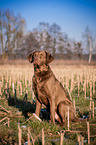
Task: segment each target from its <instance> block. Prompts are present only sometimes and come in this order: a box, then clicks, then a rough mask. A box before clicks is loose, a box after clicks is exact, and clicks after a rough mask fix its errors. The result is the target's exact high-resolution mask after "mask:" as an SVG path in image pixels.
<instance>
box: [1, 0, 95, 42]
mask: <svg viewBox="0 0 96 145" xmlns="http://www.w3.org/2000/svg"><path fill="white" fill-rule="evenodd" d="M8 8H9V9H10V10H12V11H13V12H14V14H15V15H17V14H18V13H19V14H20V15H21V16H22V17H23V18H24V19H25V20H26V30H27V31H31V30H32V29H33V28H35V27H37V26H38V25H39V22H48V23H49V24H50V25H51V24H53V23H54V22H55V23H56V24H58V25H60V26H61V28H62V31H63V32H66V33H67V34H68V36H69V38H72V39H75V40H77V41H81V40H82V39H83V38H82V33H84V31H85V28H86V27H87V26H88V27H89V29H90V30H92V31H95V30H96V0H0V9H1V10H6V9H8Z"/></svg>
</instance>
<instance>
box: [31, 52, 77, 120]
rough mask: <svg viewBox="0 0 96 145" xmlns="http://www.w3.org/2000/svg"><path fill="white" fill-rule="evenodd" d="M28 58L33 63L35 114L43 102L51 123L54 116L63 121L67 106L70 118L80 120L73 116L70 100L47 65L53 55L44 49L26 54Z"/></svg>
mask: <svg viewBox="0 0 96 145" xmlns="http://www.w3.org/2000/svg"><path fill="white" fill-rule="evenodd" d="M28 60H29V62H31V63H32V62H33V65H34V76H33V90H34V94H35V96H36V111H35V113H36V115H37V116H39V114H40V110H41V105H42V104H44V105H45V106H46V107H47V110H48V112H49V113H50V114H51V121H52V122H53V123H55V116H56V120H57V121H59V123H65V122H66V117H67V108H68V107H69V109H70V120H71V121H80V119H79V118H77V117H75V113H74V108H73V105H72V101H71V100H70V98H69V96H68V95H67V94H66V91H65V89H64V88H63V87H62V85H61V83H60V82H59V81H58V80H57V79H56V78H55V76H54V74H53V72H52V70H51V69H50V67H49V65H48V64H49V63H50V62H51V61H53V60H54V58H53V56H52V55H51V54H50V53H48V52H46V51H34V52H32V53H31V54H30V55H29V56H28Z"/></svg>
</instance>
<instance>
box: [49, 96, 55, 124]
mask: <svg viewBox="0 0 96 145" xmlns="http://www.w3.org/2000/svg"><path fill="white" fill-rule="evenodd" d="M50 113H51V121H52V122H53V123H54V124H55V99H54V98H51V100H50Z"/></svg>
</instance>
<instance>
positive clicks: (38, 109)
mask: <svg viewBox="0 0 96 145" xmlns="http://www.w3.org/2000/svg"><path fill="white" fill-rule="evenodd" d="M40 110H41V103H40V102H39V101H38V99H37V98H36V110H35V114H36V115H37V116H38V117H39V114H40Z"/></svg>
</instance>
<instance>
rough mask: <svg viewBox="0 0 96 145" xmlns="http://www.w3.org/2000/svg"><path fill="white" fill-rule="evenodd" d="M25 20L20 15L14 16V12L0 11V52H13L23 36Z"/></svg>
mask: <svg viewBox="0 0 96 145" xmlns="http://www.w3.org/2000/svg"><path fill="white" fill-rule="evenodd" d="M24 25H25V20H24V19H23V18H21V16H20V15H18V16H14V13H13V12H11V11H9V9H8V10H6V11H4V12H1V11H0V45H1V47H2V48H1V49H2V50H1V52H2V53H3V55H4V54H6V53H7V52H9V53H12V52H14V51H15V50H16V49H17V48H18V47H19V45H20V42H21V40H22V38H23V32H24Z"/></svg>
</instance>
